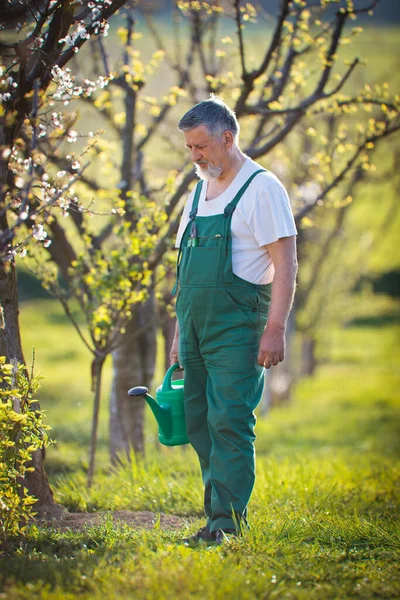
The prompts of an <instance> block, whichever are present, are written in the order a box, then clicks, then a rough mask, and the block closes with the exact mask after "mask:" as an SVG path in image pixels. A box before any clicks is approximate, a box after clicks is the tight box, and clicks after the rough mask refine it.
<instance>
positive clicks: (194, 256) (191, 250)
mask: <svg viewBox="0 0 400 600" xmlns="http://www.w3.org/2000/svg"><path fill="white" fill-rule="evenodd" d="M222 239H223V236H222V234H219V233H217V234H214V235H207V236H205V235H204V236H198V237H196V238H195V241H193V240H192V239H191V238H190V236H185V238H184V239H183V248H182V258H181V262H180V265H179V281H180V283H181V285H184V286H196V287H207V286H215V285H217V283H218V276H219V267H220V249H221V245H222Z"/></svg>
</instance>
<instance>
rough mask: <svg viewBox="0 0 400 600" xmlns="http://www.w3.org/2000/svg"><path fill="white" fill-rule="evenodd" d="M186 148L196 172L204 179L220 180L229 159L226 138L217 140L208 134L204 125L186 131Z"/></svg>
mask: <svg viewBox="0 0 400 600" xmlns="http://www.w3.org/2000/svg"><path fill="white" fill-rule="evenodd" d="M183 135H184V136H185V146H186V148H188V150H190V152H191V156H192V161H193V162H194V164H195V165H196V172H197V175H198V176H199V177H201V178H202V179H206V180H210V179H218V177H219V176H220V175H221V173H222V171H223V166H224V163H225V161H226V157H227V154H228V152H227V146H226V143H225V141H224V136H223V135H222V136H221V138H218V139H217V138H215V137H212V136H210V135H209V134H208V133H207V130H206V127H205V126H204V125H199V127H195V128H194V129H190V130H189V131H184V132H183Z"/></svg>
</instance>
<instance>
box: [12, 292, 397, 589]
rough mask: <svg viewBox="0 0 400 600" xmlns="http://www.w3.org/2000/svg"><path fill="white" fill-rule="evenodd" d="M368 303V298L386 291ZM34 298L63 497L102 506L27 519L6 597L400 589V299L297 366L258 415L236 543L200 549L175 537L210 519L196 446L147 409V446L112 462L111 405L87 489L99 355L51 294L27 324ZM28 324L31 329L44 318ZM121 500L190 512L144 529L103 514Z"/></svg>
mask: <svg viewBox="0 0 400 600" xmlns="http://www.w3.org/2000/svg"><path fill="white" fill-rule="evenodd" d="M369 302H371V303H372V304H371V307H370V312H372V313H375V312H376V311H375V308H376V306H382V300H379V299H376V303H375V305H374V302H375V301H374V300H371V298H370V299H369ZM45 307H47V308H46V310H44V308H45ZM374 307H375V308H374ZM392 309H393V305H392ZM32 310H33V311H35V314H36V316H37V320H36V324H35V330H36V332H37V331H38V329H39V330H40V331H41V335H40V337H38V336H37V333H36V336H37V340H38V347H37V355H38V358H37V363H38V366H39V365H40V368H41V370H43V372H45V373H47V374H51V376H50V375H48V378H47V379H46V380H44V386H43V398H42V404H43V405H44V407H45V408H46V409H47V412H48V417H49V422H50V424H54V427H55V432H56V436H55V437H57V438H58V440H59V441H58V444H57V445H56V446H55V447H54V448H50V449H49V451H48V464H49V465H51V469H50V473H51V481H52V486H53V490H54V492H55V497H56V500H57V501H59V502H62V503H63V504H64V505H65V506H66V507H67V508H69V509H70V510H71V511H88V512H93V511H99V510H101V511H106V513H105V515H104V517H103V520H102V522H101V524H100V525H98V526H91V527H88V526H87V527H85V528H84V529H83V530H81V531H79V532H74V531H70V530H69V531H60V530H57V529H55V528H50V527H48V528H38V527H37V526H32V527H31V528H30V530H29V532H28V535H27V537H26V541H25V544H24V545H19V546H16V547H14V548H10V549H9V552H8V554H4V555H3V556H2V557H0V585H1V586H3V592H2V595H1V596H0V597H5V598H13V599H14V598H21V599H22V598H29V599H34V598H43V599H46V600H59V599H69V598H71V599H72V598H75V597H76V595H77V594H79V596H80V597H81V598H82V599H85V600H86V599H87V600H89V599H90V600H92V599H99V600H100V599H104V598H120V597H121V598H139V599H147V598H148V599H150V598H157V599H158V598H162V599H164V598H165V599H170V598H171V599H172V598H176V597H177V596H179V597H181V598H185V599H186V598H210V599H211V598H212V599H214V598H216V599H221V600H222V599H224V600H225V599H226V598H229V599H237V600H243V599H253V598H263V599H264V598H265V599H266V598H279V599H280V598H291V599H299V600H300V599H303V598H304V599H307V600H309V599H311V600H314V599H315V600H320V599H330V598H332V599H334V598H340V599H353V598H368V599H369V598H371V599H372V598H385V599H386V598H398V597H399V596H400V577H399V571H398V564H399V560H398V559H399V546H400V544H399V535H398V534H399V527H398V498H399V494H400V489H399V488H400V483H399V482H400V472H399V471H400V468H399V462H398V457H399V437H398V424H399V421H400V419H399V412H400V402H399V389H400V386H399V379H400V378H399V371H398V359H399V346H398V341H397V340H398V335H399V332H400V325H399V318H398V311H397V312H396V310H394V309H393V313H392V317H393V318H392V320H391V322H388V321H387V319H383V320H382V324H381V326H380V327H377V326H376V323H375V324H374V325H373V326H371V325H368V321H367V325H363V324H362V323H363V321H361V324H360V323H359V322H357V321H355V322H354V323H353V324H350V325H349V326H348V327H346V328H344V329H337V330H335V331H333V332H331V333H330V340H329V344H330V353H329V360H328V359H327V357H326V355H325V354H324V357H325V362H324V363H323V364H322V365H321V366H320V367H319V368H318V371H317V373H316V375H315V376H314V377H313V378H307V379H303V380H301V381H299V383H298V384H297V386H296V389H295V393H294V398H293V401H292V403H291V404H290V405H288V406H281V407H279V408H274V409H273V410H271V411H270V412H269V413H268V414H267V415H266V416H259V419H258V424H257V434H258V439H257V481H256V486H255V490H254V494H253V497H252V500H251V505H250V509H251V530H250V531H249V532H248V533H247V534H246V536H245V537H244V538H241V539H237V540H235V541H233V542H232V543H231V544H229V545H225V546H221V547H218V548H216V547H214V548H205V547H203V548H198V549H189V548H186V547H185V546H182V545H180V544H178V543H177V540H178V539H179V538H180V537H181V536H182V535H186V534H187V533H188V532H189V533H191V532H193V531H195V530H196V529H197V528H198V527H199V526H200V525H202V523H203V520H202V490H201V482H200V475H199V469H198V465H197V459H196V457H195V455H194V452H193V451H192V450H191V449H190V448H188V449H186V450H184V449H182V448H175V449H168V448H160V447H159V446H158V445H157V443H156V442H155V436H154V423H153V421H152V420H151V419H149V420H148V422H147V425H146V427H147V436H148V452H147V457H146V459H145V460H144V461H140V460H133V461H132V463H131V464H129V463H127V462H126V463H124V464H122V465H120V466H119V467H118V468H117V469H115V470H110V469H109V467H108V461H107V458H106V435H105V426H104V425H105V424H104V421H105V420H106V419H105V417H106V414H105V413H106V407H105V406H104V407H103V413H102V418H103V428H102V437H101V442H102V448H101V453H100V455H101V457H102V459H101V460H100V461H99V469H98V474H97V478H96V482H95V485H94V486H93V488H92V489H91V490H88V489H87V488H86V485H85V473H84V470H85V459H84V458H83V457H84V456H85V455H86V444H87V432H88V423H87V419H88V416H89V415H90V392H89V389H88V383H87V382H88V373H87V365H88V360H87V359H88V357H86V359H85V360H84V354H81V352H82V353H83V352H84V351H83V350H81V349H80V346H79V345H78V344H77V343H76V340H74V338H73V337H72V334H70V333H68V335H67V332H69V329H68V327H67V325H66V323H65V322H64V321H63V319H62V318H61V317H60V315H59V314H58V310H59V309H58V308H57V306H56V305H55V304H54V303H53V302H52V301H43V300H41V301H36V304H35V303H30V304H29V305H26V306H25V305H24V306H23V307H22V322H23V325H24V324H26V323H27V322H31V323H32V321H30V319H31V318H32V313H31V311H32ZM57 314H58V317H57V318H55V316H56V315H57ZM365 316H368V315H365ZM386 316H387V314H386ZM49 323H51V327H49ZM25 333H26V336H25V337H26V338H28V339H26V342H27V344H29V343H30V341H29V336H30V335H32V336H34V331H33V328H31V331H29V332H27V330H26V327H25ZM60 346H62V347H63V352H64V355H63V356H64V358H63V360H61V359H60V352H61V350H60ZM55 357H58V358H57V360H56V359H55ZM61 364H62V365H63V367H62V368H61V366H60V365H61ZM73 372H74V373H75V380H76V381H75V383H71V384H70V385H69V387H68V384H67V382H68V381H71V373H73ZM107 377H109V373H108V375H107ZM79 385H80V387H81V389H80V391H79V392H78V388H79ZM107 385H108V384H107ZM71 390H72V393H71ZM78 398H79V400H78ZM77 402H80V403H81V405H80V406H79V408H78V407H77V406H76V405H77ZM55 457H57V459H55ZM79 457H81V458H80V459H79ZM118 509H128V510H151V511H153V512H154V513H155V514H158V513H167V514H174V515H181V516H183V517H184V523H185V526H184V527H183V530H182V531H176V530H163V529H161V527H160V525H159V524H158V525H157V524H156V527H155V528H154V530H151V531H146V530H141V529H134V528H132V527H130V526H128V525H126V524H115V522H113V521H112V519H111V516H109V515H107V511H113V510H118ZM396 561H397V562H396Z"/></svg>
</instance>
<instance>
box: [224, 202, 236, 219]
mask: <svg viewBox="0 0 400 600" xmlns="http://www.w3.org/2000/svg"><path fill="white" fill-rule="evenodd" d="M235 208H236V206H232V204H231V203H229V204H227V205H226V206H225V210H224V217H230V216H231V215H233V213H234V211H235Z"/></svg>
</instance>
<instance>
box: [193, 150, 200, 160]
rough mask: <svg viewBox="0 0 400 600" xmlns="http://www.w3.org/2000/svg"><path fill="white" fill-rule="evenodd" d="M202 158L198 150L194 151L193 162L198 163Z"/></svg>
mask: <svg viewBox="0 0 400 600" xmlns="http://www.w3.org/2000/svg"><path fill="white" fill-rule="evenodd" d="M200 158H201V153H200V152H199V151H198V150H197V149H196V148H193V149H192V162H198V161H199V160H200Z"/></svg>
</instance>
